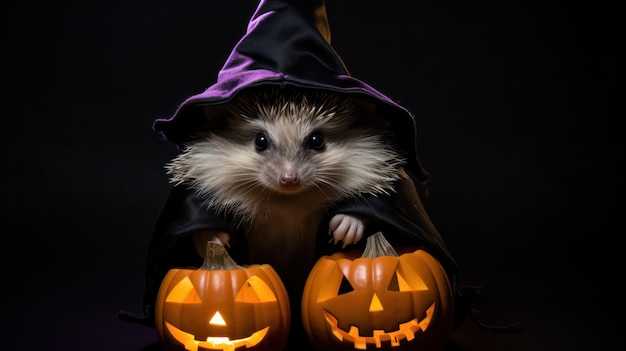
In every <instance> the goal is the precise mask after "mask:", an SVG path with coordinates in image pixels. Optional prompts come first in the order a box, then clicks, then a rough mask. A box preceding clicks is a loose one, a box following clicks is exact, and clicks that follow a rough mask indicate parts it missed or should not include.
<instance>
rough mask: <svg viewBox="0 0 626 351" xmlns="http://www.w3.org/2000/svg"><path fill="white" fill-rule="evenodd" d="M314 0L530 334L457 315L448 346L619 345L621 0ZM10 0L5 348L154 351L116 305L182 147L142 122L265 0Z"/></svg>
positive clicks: (462, 253) (432, 201) (475, 277)
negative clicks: (388, 104)
mask: <svg viewBox="0 0 626 351" xmlns="http://www.w3.org/2000/svg"><path fill="white" fill-rule="evenodd" d="M609 3H610V4H611V5H609ZM327 7H328V15H329V19H330V25H331V30H332V33H333V39H332V40H333V46H334V47H335V48H336V50H337V51H338V53H339V54H340V55H341V57H342V58H343V59H344V61H345V63H346V65H347V66H348V68H349V69H350V71H351V73H352V75H354V76H355V77H358V78H360V79H362V80H363V81H365V82H367V83H369V84H371V85H373V86H375V87H376V88H378V89H379V90H380V91H382V92H384V93H385V94H387V95H388V96H390V97H391V98H392V99H395V100H398V101H399V102H400V103H401V104H403V105H404V106H406V107H407V108H408V109H409V110H411V111H412V112H413V113H414V114H415V115H416V116H417V118H418V124H419V128H420V129H419V137H420V147H421V148H420V157H421V159H422V162H423V164H424V165H425V167H426V168H427V169H428V170H429V171H430V173H431V175H432V177H431V181H430V185H429V190H430V196H429V197H427V198H425V199H424V203H425V206H426V208H427V210H428V212H429V213H430V215H431V217H432V219H433V221H434V222H435V225H436V226H437V227H438V228H439V230H440V231H441V233H442V235H443V236H444V238H445V240H446V242H447V244H448V246H449V248H450V250H451V251H452V253H453V255H454V256H455V258H456V259H457V261H458V263H459V265H460V267H461V277H462V283H464V284H472V285H479V286H482V287H483V294H482V296H481V297H480V299H479V301H478V302H477V307H478V308H479V309H480V310H481V311H482V317H483V321H485V322H489V323H492V324H496V325H498V324H506V323H510V322H521V323H522V325H523V330H522V332H521V333H517V334H498V333H490V332H486V331H484V330H481V329H479V328H478V327H477V325H476V324H475V323H474V322H473V321H472V320H471V319H470V318H468V319H466V321H465V323H464V324H463V325H462V326H461V328H460V329H458V330H457V331H456V332H455V334H454V335H453V341H452V342H451V345H450V347H451V349H454V350H590V349H593V350H608V349H613V347H611V346H612V345H615V344H617V345H622V346H623V341H622V340H623V339H622V337H621V334H622V333H623V332H622V331H621V329H622V328H623V327H624V320H623V319H624V318H623V314H624V303H623V301H622V296H621V294H623V293H620V290H619V289H618V284H620V280H622V279H623V273H622V271H621V270H620V268H621V267H620V265H621V264H623V259H622V257H620V256H618V255H619V254H620V252H621V243H622V242H623V240H622V239H621V236H622V235H623V233H624V229H623V226H622V224H623V220H622V216H623V215H622V201H621V196H620V195H619V193H620V189H619V187H620V182H621V177H622V172H621V170H620V169H621V163H622V161H623V154H622V152H621V150H620V147H619V144H621V143H620V142H619V141H620V139H621V138H622V134H623V133H622V129H621V128H618V127H617V126H618V123H617V122H619V121H620V120H621V119H623V117H624V111H623V107H622V105H623V89H622V85H623V82H622V81H621V80H618V78H617V77H618V74H621V72H622V71H623V62H624V61H622V60H621V54H622V53H623V47H624V38H623V36H621V35H620V34H618V33H619V31H618V30H619V29H623V28H622V27H623V25H622V23H623V15H624V9H623V6H622V5H621V3H620V2H580V3H579V4H574V3H572V2H565V1H563V2H555V1H543V2H540V1H531V2H528V1H511V0H503V1H424V0H419V1H396V0H387V1H384V2H382V1H376V2H373V1H358V0H351V1H346V0H343V1H339V0H329V1H328V4H327ZM3 8H4V9H3V11H2V12H3V14H2V17H3V18H2V23H1V26H2V49H3V52H2V57H3V75H2V81H1V82H2V89H3V90H2V109H1V111H2V114H3V116H2V129H1V132H2V138H1V143H2V144H1V145H2V150H3V152H2V181H1V182H0V186H1V187H2V196H1V203H2V212H1V213H2V228H3V229H2V235H3V238H4V240H3V243H2V260H3V264H2V273H3V274H2V275H3V277H2V280H1V281H2V283H1V286H0V287H1V289H0V290H1V297H0V301H1V310H2V311H3V318H2V319H3V325H4V327H3V329H2V334H3V335H2V336H3V337H2V339H3V341H2V345H3V348H4V347H7V348H6V349H7V350H37V349H49V350H67V351H74V350H116V351H124V350H141V349H149V348H152V349H154V346H155V343H156V342H158V339H157V337H156V334H155V332H154V330H153V329H149V328H146V327H142V326H138V325H134V324H130V323H127V322H122V321H120V320H118V319H116V317H115V313H116V312H117V311H118V310H120V309H127V310H130V311H136V312H140V310H141V295H142V293H143V265H144V260H145V255H146V252H147V245H148V241H149V239H150V235H151V230H152V226H153V224H154V222H155V220H156V217H157V215H158V213H159V211H160V208H161V205H162V204H163V202H164V201H165V198H166V196H167V194H168V191H169V184H168V179H167V177H166V175H165V172H164V168H163V166H164V164H165V163H166V162H167V161H169V159H170V158H172V157H173V156H174V155H175V152H176V150H175V148H174V147H173V146H172V145H170V144H168V143H166V142H164V141H161V140H159V139H158V138H157V136H156V134H155V133H153V132H152V130H151V124H152V121H153V120H154V119H155V118H160V117H166V116H169V115H171V114H172V113H173V112H174V110H175V109H176V107H177V105H178V104H179V103H181V102H182V101H183V100H184V99H185V98H187V97H188V96H190V95H193V94H196V93H199V92H201V91H202V90H204V88H206V87H207V86H209V85H211V84H212V83H213V82H214V81H215V79H216V74H217V72H218V71H219V69H220V68H221V65H222V64H223V62H224V61H225V59H226V57H227V55H228V54H229V53H230V50H231V49H232V47H233V46H234V44H235V43H236V41H237V40H238V39H239V38H240V37H241V35H242V34H243V33H244V31H245V28H246V26H247V22H248V19H249V18H250V16H251V15H252V12H253V11H254V9H255V8H256V1H251V0H248V1H226V0H222V1H208V0H204V1H200V0H195V1H194V0H176V1H173V0H172V1H104V2H102V1H97V2H92V1H86V2H76V3H64V2H49V1H20V2H15V3H9V4H4V5H3ZM618 90H619V91H622V93H619V95H618ZM618 96H619V98H620V99H621V101H619V103H618V102H617V99H618ZM7 343H8V345H7Z"/></svg>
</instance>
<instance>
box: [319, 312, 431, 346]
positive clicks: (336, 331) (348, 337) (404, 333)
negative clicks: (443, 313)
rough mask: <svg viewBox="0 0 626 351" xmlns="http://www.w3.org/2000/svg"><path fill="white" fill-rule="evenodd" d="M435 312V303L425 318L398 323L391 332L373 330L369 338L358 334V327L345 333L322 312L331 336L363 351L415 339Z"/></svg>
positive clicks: (328, 314) (351, 328)
mask: <svg viewBox="0 0 626 351" xmlns="http://www.w3.org/2000/svg"><path fill="white" fill-rule="evenodd" d="M434 311H435V303H433V304H432V305H430V307H429V308H428V309H427V310H426V317H425V318H422V320H421V321H418V319H417V318H413V319H411V320H410V321H408V322H406V323H400V325H399V327H398V329H397V330H394V331H391V332H385V331H384V330H374V331H373V332H372V335H371V336H362V335H360V332H359V327H357V326H354V325H353V326H351V327H350V330H349V331H345V330H343V329H341V328H339V326H338V321H337V318H336V317H335V316H333V315H332V313H330V312H328V311H326V310H324V311H323V312H324V318H325V319H326V322H327V323H328V325H329V326H330V328H331V331H332V333H333V335H334V336H335V337H336V338H337V339H338V340H339V341H342V342H351V343H353V344H354V348H355V349H359V350H365V349H366V348H367V345H368V344H370V345H376V348H381V347H383V343H387V342H389V343H391V346H394V347H395V346H400V343H401V342H402V341H403V340H406V341H411V340H413V339H415V335H416V334H417V333H420V332H424V331H425V330H426V329H427V328H428V325H429V324H430V321H431V319H432V315H433V312H434Z"/></svg>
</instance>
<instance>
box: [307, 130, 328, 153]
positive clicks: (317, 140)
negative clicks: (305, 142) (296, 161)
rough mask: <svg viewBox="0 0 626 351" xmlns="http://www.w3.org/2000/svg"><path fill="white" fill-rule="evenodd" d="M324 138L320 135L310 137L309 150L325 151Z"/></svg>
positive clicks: (315, 134) (314, 134)
mask: <svg viewBox="0 0 626 351" xmlns="http://www.w3.org/2000/svg"><path fill="white" fill-rule="evenodd" d="M324 145H325V144H324V136H323V135H322V134H320V133H313V134H311V135H309V149H313V150H316V151H321V150H323V149H324Z"/></svg>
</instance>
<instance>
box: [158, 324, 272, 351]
mask: <svg viewBox="0 0 626 351" xmlns="http://www.w3.org/2000/svg"><path fill="white" fill-rule="evenodd" d="M165 326H166V327H167V330H168V331H169V332H170V334H172V336H173V337H174V339H176V340H177V341H178V342H180V343H181V344H183V345H185V350H188V351H198V347H199V346H201V347H202V348H205V349H217V350H224V351H235V349H236V348H239V347H242V346H245V347H247V348H250V347H253V346H255V345H257V344H258V343H259V342H261V340H263V338H265V335H266V334H267V332H268V330H269V329H270V327H265V328H263V329H261V330H259V331H257V332H254V333H252V335H250V336H249V337H247V338H242V339H234V340H230V339H229V338H226V337H208V338H207V339H206V341H200V340H196V339H195V337H194V336H193V334H190V333H186V332H184V331H182V330H180V329H178V328H176V327H175V326H173V325H172V324H170V323H168V322H165Z"/></svg>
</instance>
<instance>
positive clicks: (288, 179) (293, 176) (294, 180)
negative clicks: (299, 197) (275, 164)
mask: <svg viewBox="0 0 626 351" xmlns="http://www.w3.org/2000/svg"><path fill="white" fill-rule="evenodd" d="M299 183H300V178H298V173H297V172H296V171H295V170H292V169H289V170H286V171H284V172H283V173H282V174H281V175H280V185H285V186H290V185H297V184H299Z"/></svg>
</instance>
